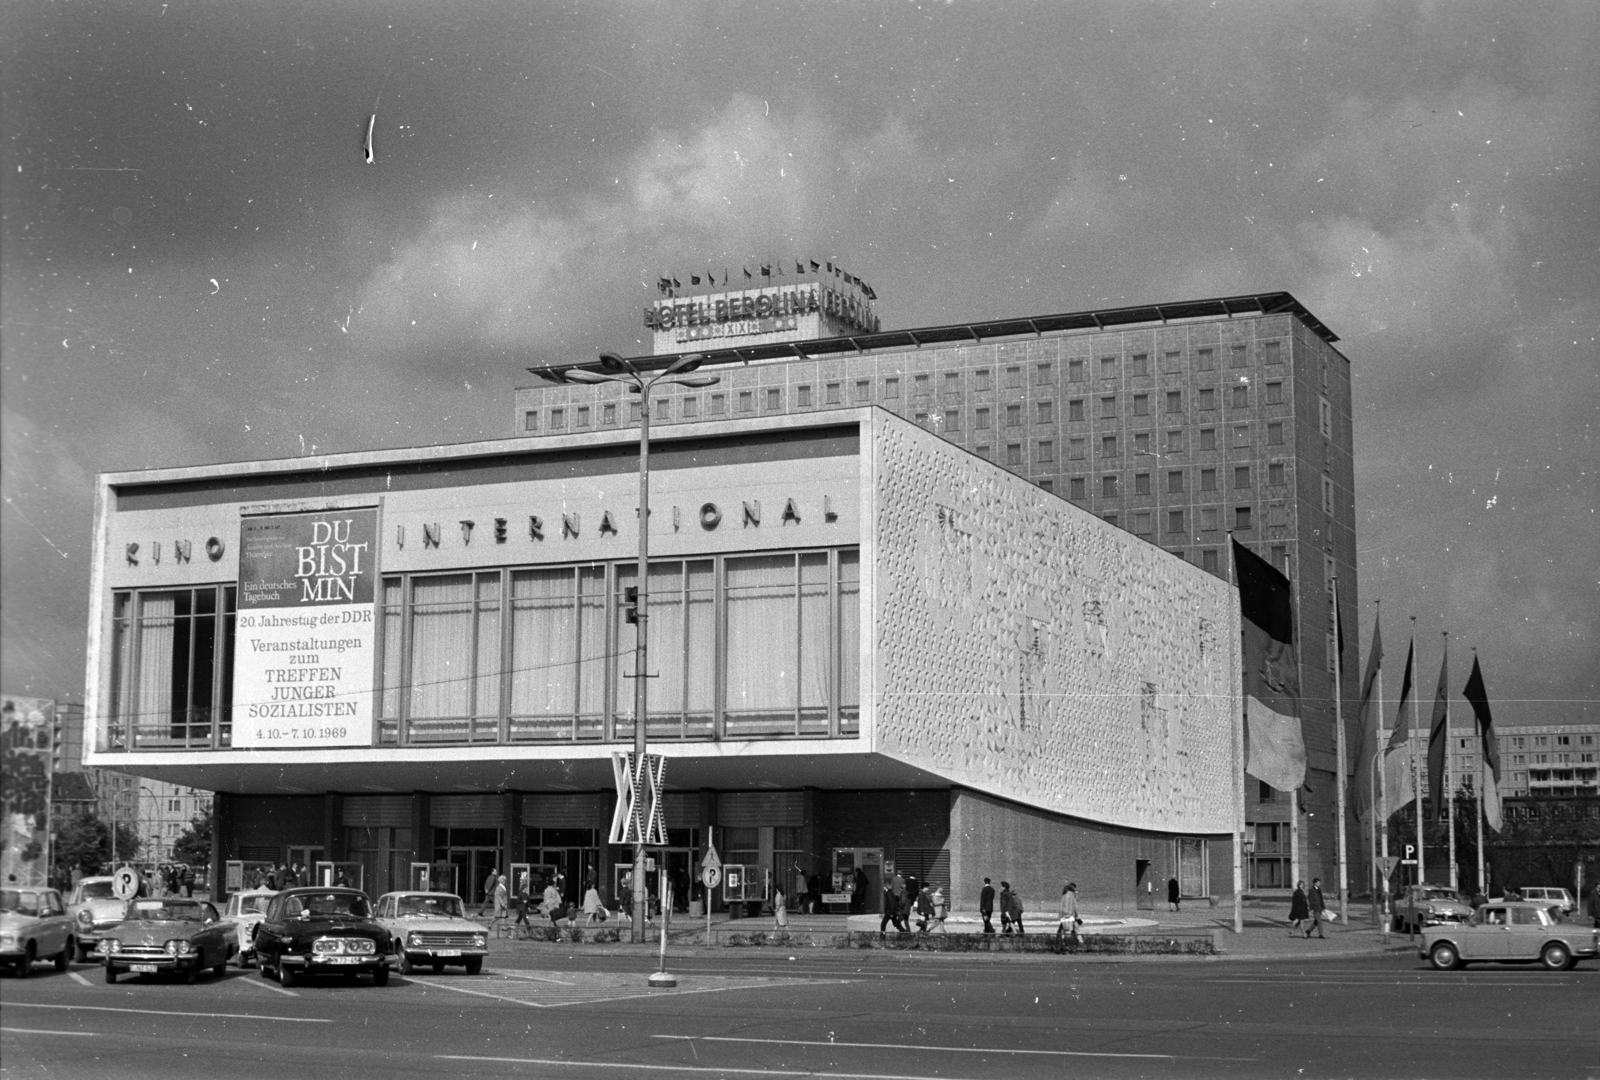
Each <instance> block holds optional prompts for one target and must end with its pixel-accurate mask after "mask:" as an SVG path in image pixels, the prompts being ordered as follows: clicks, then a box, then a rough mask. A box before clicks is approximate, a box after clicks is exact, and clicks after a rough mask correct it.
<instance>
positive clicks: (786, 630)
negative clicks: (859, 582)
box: [724, 555, 800, 721]
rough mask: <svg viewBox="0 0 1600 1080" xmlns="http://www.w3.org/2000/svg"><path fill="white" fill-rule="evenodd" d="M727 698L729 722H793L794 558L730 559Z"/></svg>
mask: <svg viewBox="0 0 1600 1080" xmlns="http://www.w3.org/2000/svg"><path fill="white" fill-rule="evenodd" d="M724 566H725V568H726V572H727V585H726V596H727V609H728V612H727V619H728V624H727V625H728V663H727V673H728V676H727V677H728V684H727V685H728V699H727V712H728V718H729V720H730V721H735V720H755V719H759V718H767V719H776V718H777V717H778V716H779V715H783V714H787V715H788V716H790V717H792V716H793V713H794V709H795V705H796V703H797V696H798V695H797V688H798V684H799V672H798V671H797V670H796V668H797V665H798V663H799V659H800V656H799V648H798V626H797V620H796V614H797V613H796V611H795V557H794V556H793V555H756V556H749V557H745V558H736V559H728V560H727V562H726V563H725V564H724Z"/></svg>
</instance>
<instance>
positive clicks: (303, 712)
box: [233, 510, 378, 749]
mask: <svg viewBox="0 0 1600 1080" xmlns="http://www.w3.org/2000/svg"><path fill="white" fill-rule="evenodd" d="M377 536H378V512H377V511H376V510H339V511H333V512H321V513H308V514H273V515H264V516H260V517H247V518H245V519H244V521H243V522H242V523H241V524H240V526H239V614H238V631H237V641H236V645H235V649H234V661H233V686H234V705H233V745H234V746H238V747H257V748H262V749H268V748H276V747H303V746H370V745H372V672H373V661H374V656H375V655H376V646H377V641H376V635H377V628H376V622H375V619H374V608H373V601H374V597H375V596H376V592H377V590H376V582H377V567H376V565H375V564H376V562H377V559H376V555H375V553H376V548H377Z"/></svg>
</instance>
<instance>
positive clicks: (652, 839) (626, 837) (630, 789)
mask: <svg viewBox="0 0 1600 1080" xmlns="http://www.w3.org/2000/svg"><path fill="white" fill-rule="evenodd" d="M611 770H612V772H613V773H614V774H615V775H616V780H617V808H616V811H615V812H614V813H613V814H612V815H611V842H612V843H613V844H638V843H641V842H642V843H644V844H645V845H647V846H650V847H663V846H665V845H666V842H667V818H666V813H665V810H664V803H665V793H666V779H665V777H666V772H667V759H666V758H664V757H662V756H661V755H660V754H645V755H644V757H643V758H642V759H638V760H636V759H635V758H634V756H633V755H632V754H612V755H611Z"/></svg>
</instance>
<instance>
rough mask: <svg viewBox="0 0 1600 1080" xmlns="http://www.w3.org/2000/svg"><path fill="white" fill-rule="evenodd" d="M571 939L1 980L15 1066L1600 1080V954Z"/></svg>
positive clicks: (392, 1079)
mask: <svg viewBox="0 0 1600 1080" xmlns="http://www.w3.org/2000/svg"><path fill="white" fill-rule="evenodd" d="M792 956H793V958H792V959H791V954H789V953H786V952H783V951H781V950H776V949H770V948H769V949H750V950H739V949H718V950H699V951H697V952H695V953H693V954H691V955H686V956H684V957H681V958H673V959H672V960H671V962H670V963H669V968H670V970H672V972H673V973H674V974H675V975H677V976H678V978H679V985H678V987H677V989H676V990H671V991H662V990H655V991H652V990H650V989H648V988H647V987H646V985H645V977H646V975H647V974H648V973H649V972H650V971H651V970H653V964H652V958H649V957H646V956H644V955H641V954H639V953H633V954H631V955H627V954H611V955H606V954H601V953H598V952H596V951H594V947H593V946H589V947H580V948H579V949H576V950H574V949H571V948H568V949H561V948H560V947H557V946H550V947H549V949H548V951H547V952H544V953H541V954H540V955H534V956H505V957H493V958H491V962H490V966H489V967H488V968H487V969H486V970H485V972H484V973H483V974H481V975H479V976H476V977H473V976H467V975H465V974H463V973H461V970H460V969H459V968H451V969H447V971H446V973H444V974H442V975H434V974H432V973H428V974H423V975H416V976H412V977H409V978H404V977H400V976H398V975H396V976H395V977H394V978H393V979H392V980H391V982H390V984H389V985H388V986H387V987H385V988H382V989H379V988H376V987H373V986H372V985H371V983H370V981H363V982H361V983H359V984H356V985H346V984H344V983H342V982H339V981H332V982H328V983H324V984H316V983H314V984H312V985H308V986H296V987H295V988H294V989H292V990H284V989H283V988H282V987H280V986H278V985H277V984H276V983H273V982H268V981H266V980H264V979H262V978H261V976H260V975H259V974H258V973H257V972H255V971H253V970H252V971H248V972H244V971H239V970H238V969H233V968H230V969H229V971H228V973H227V975H226V976H224V977H222V978H220V979H213V978H211V977H210V976H202V977H201V979H200V981H199V982H198V983H197V984H195V985H193V986H186V985H183V984H182V983H181V982H161V981H155V980H153V979H151V978H149V977H145V976H138V977H130V976H128V975H124V976H123V977H122V979H121V980H120V981H119V982H118V983H117V984H116V985H112V986H107V985H106V984H105V983H104V980H103V976H102V973H101V971H100V969H99V968H97V967H95V966H93V965H84V964H75V965H73V966H72V968H71V969H70V971H68V972H67V973H65V974H61V973H57V972H55V971H53V970H49V969H47V968H46V967H45V966H44V965H40V966H39V967H38V968H37V969H36V972H35V974H34V976H33V977H32V978H30V979H27V980H21V979H17V978H15V977H13V976H7V977H5V978H4V979H3V980H0V1077H4V1078H6V1080H12V1078H15V1080H23V1078H27V1080H33V1078H36V1077H40V1078H42V1077H51V1078H61V1077H66V1078H72V1080H77V1078H84V1080H93V1078H99V1077H106V1078H117V1080H142V1078H146V1077H149V1078H157V1077H159V1078H163V1080H169V1078H170V1080H188V1078H194V1080H201V1078H204V1080H216V1078H217V1077H232V1076H239V1077H259V1076H291V1077H323V1076H338V1077H341V1078H343V1077H349V1078H367V1077H371V1078H374V1080H379V1078H381V1080H397V1078H403V1077H413V1076H415V1077H428V1078H437V1077H438V1076H441V1075H448V1076H472V1077H480V1076H481V1077H499V1076H505V1077H512V1076H515V1077H540V1078H556V1080H568V1078H573V1080H577V1078H582V1080H644V1078H651V1080H678V1078H683V1080H690V1078H709V1077H729V1078H750V1080H767V1078H770V1080H779V1078H784V1077H796V1076H821V1077H839V1078H846V1077H848V1078H862V1080H868V1078H871V1080H902V1078H906V1080H909V1078H918V1080H920V1078H923V1077H926V1078H930V1080H931V1078H939V1080H1033V1078H1046V1077H1049V1078H1056V1077H1063V1076H1071V1077H1130V1078H1131V1077H1211V1076H1216V1077H1256V1076H1261V1077H1268V1076H1270V1077H1282V1076H1296V1077H1300V1076H1304V1077H1320V1076H1359V1077H1414V1076H1429V1077H1489V1076H1495V1077H1517V1078H1519V1080H1525V1078H1537V1077H1546V1076H1548V1077H1584V1078H1590V1080H1594V1078H1600V1021H1597V1018H1600V966H1597V965H1595V964H1594V963H1593V962H1589V963H1585V964H1583V965H1581V966H1580V967H1579V968H1577V969H1576V970H1573V971H1569V972H1565V973H1550V972H1546V971H1543V970H1537V969H1531V968H1519V967H1510V966H1504V967H1493V966H1491V967H1476V966H1475V967H1473V968H1469V969H1467V970H1465V971H1461V972H1451V973H1441V972H1435V971H1432V970H1429V969H1427V968H1426V967H1425V966H1424V965H1422V964H1421V963H1420V962H1419V961H1417V960H1416V958H1415V957H1414V956H1409V955H1406V954H1403V953H1388V954H1382V955H1375V956H1372V955H1368V956H1355V957H1329V958H1321V959H1318V958H1310V959H1286V960H1270V961H1255V960H1250V961H1243V960H1227V961H1224V960H1204V959H1163V960H1148V959H1143V958H1141V959H1132V960H1124V961H1104V960H1102V961H1099V962H1086V961H1084V960H1077V961H1074V960H1073V959H1071V958H1063V957H1055V956H1039V957H1035V956H1025V957H1019V956H972V955H966V954H954V955H952V954H905V953H886V952H877V951H870V952H868V951H854V950H832V949H827V950H825V949H805V950H800V951H798V952H796V953H794V954H792Z"/></svg>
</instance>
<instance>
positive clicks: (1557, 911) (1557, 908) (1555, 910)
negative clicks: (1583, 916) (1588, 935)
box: [1544, 904, 1569, 923]
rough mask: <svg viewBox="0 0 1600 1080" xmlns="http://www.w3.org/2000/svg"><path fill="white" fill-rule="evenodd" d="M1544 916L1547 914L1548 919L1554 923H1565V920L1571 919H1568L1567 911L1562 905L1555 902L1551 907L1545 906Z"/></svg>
mask: <svg viewBox="0 0 1600 1080" xmlns="http://www.w3.org/2000/svg"><path fill="white" fill-rule="evenodd" d="M1544 916H1545V919H1546V921H1548V922H1552V923H1564V922H1567V921H1569V920H1568V919H1567V914H1566V912H1564V911H1562V910H1561V905H1559V904H1555V905H1552V906H1551V907H1547V908H1545V909H1544Z"/></svg>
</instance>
